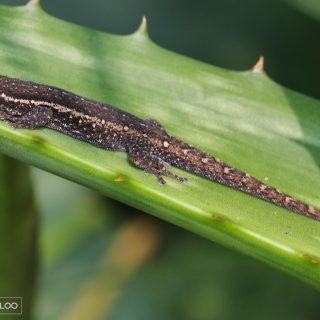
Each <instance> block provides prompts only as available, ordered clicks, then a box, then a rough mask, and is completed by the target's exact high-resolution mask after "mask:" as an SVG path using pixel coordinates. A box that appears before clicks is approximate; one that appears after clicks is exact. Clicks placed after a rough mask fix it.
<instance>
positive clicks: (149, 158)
mask: <svg viewBox="0 0 320 320" xmlns="http://www.w3.org/2000/svg"><path fill="white" fill-rule="evenodd" d="M129 159H130V161H131V162H132V163H133V164H134V165H135V166H137V167H139V168H141V169H143V170H144V172H145V173H149V174H154V175H155V176H156V177H157V179H158V182H159V183H160V184H162V185H163V184H166V181H165V179H164V178H163V177H162V176H164V175H166V176H170V177H173V178H175V179H177V180H178V181H180V182H187V181H188V179H187V178H184V177H180V176H178V175H176V174H175V173H173V172H171V171H170V170H169V168H170V164H168V163H167V162H165V161H163V160H162V159H161V158H160V157H158V156H156V155H153V154H152V153H151V152H150V151H149V150H138V148H132V149H131V150H129Z"/></svg>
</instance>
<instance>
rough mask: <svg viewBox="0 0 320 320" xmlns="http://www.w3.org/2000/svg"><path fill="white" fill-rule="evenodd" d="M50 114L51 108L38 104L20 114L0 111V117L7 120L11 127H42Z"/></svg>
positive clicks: (50, 116)
mask: <svg viewBox="0 0 320 320" xmlns="http://www.w3.org/2000/svg"><path fill="white" fill-rule="evenodd" d="M52 116H53V113H52V110H51V109H50V108H49V107H46V106H38V107H37V108H35V109H32V110H30V111H28V112H26V113H24V114H23V115H20V116H13V115H11V114H8V113H7V112H5V111H2V110H1V111H0V118H1V119H3V120H6V121H9V122H10V123H11V126H12V127H13V128H24V129H34V128H37V127H42V126H45V125H46V124H47V123H48V122H49V121H50V119H51V118H52Z"/></svg>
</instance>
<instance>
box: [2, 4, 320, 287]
mask: <svg viewBox="0 0 320 320" xmlns="http://www.w3.org/2000/svg"><path fill="white" fill-rule="evenodd" d="M0 28H1V33H0V46H1V47H0V49H1V50H0V73H1V74H5V75H9V76H15V77H20V78H23V79H28V80H33V81H36V82H40V83H45V84H50V85H55V86H59V87H63V88H65V89H67V90H70V91H73V92H76V93H79V94H81V95H84V96H87V97H90V98H93V99H97V100H100V101H105V102H108V103H111V104H113V105H117V106H120V107H121V108H123V109H125V110H127V111H129V112H131V113H133V114H135V115H137V116H139V117H141V118H150V117H152V118H155V119H157V120H158V121H160V122H161V123H162V124H163V125H164V127H165V128H166V129H167V130H168V131H169V132H170V133H171V134H173V135H176V136H178V137H180V138H182V139H184V140H185V141H187V142H189V143H192V144H194V145H196V146H197V147H199V148H202V149H204V150H205V151H207V152H209V153H211V154H214V155H216V156H218V157H219V158H221V159H223V160H224V161H226V162H229V163H231V164H232V165H234V166H236V167H238V168H240V169H242V170H245V171H247V172H248V173H250V174H251V175H253V176H255V177H257V178H259V179H261V180H265V181H267V182H268V183H269V184H271V185H273V186H275V187H277V188H279V189H281V190H283V191H285V192H288V193H289V194H292V195H295V196H297V197H298V198H300V199H302V200H304V201H306V202H308V203H310V204H313V205H315V206H318V207H319V206H320V199H319V191H318V190H319V189H320V180H319V177H320V174H319V164H320V152H319V136H320V102H319V101H317V100H315V99H311V98H308V97H306V96H303V95H300V94H297V93H295V92H292V91H290V90H287V89H284V88H283V87H281V86H279V85H277V84H276V83H274V82H273V81H271V80H270V79H269V78H268V77H267V76H266V75H265V74H263V73H252V72H250V71H248V72H233V71H227V70H223V69H219V68H216V67H213V66H210V65H207V64H204V63H200V62H197V61H194V60H192V59H188V58H185V57H183V56H180V55H177V54H174V53H171V52H169V51H166V50H164V49H162V48H160V47H158V46H157V45H155V44H154V43H153V42H152V41H150V39H149V38H148V35H147V33H146V32H145V31H144V26H142V27H141V28H140V29H139V31H137V32H136V33H135V34H133V35H131V36H114V35H109V34H104V33H100V32H96V31H93V30H89V29H85V28H82V27H79V26H74V25H72V24H69V23H66V22H63V21H60V20H58V19H55V18H53V17H50V16H49V15H47V14H46V13H45V12H43V11H42V10H41V8H40V7H39V6H38V5H37V4H36V2H34V1H33V2H30V3H29V4H28V5H27V6H24V7H18V8H10V7H4V6H3V7H0ZM0 150H1V151H2V152H4V153H6V154H8V155H11V156H13V157H15V158H18V159H20V160H23V161H26V162H28V163H30V164H32V165H35V166H38V167H40V168H43V169H46V170H48V171H50V172H53V173H55V174H58V175H61V176H63V177H66V178H68V179H71V180H73V181H76V182H78V183H81V184H83V185H86V186H88V187H91V188H94V189H96V190H99V191H100V192H102V193H103V194H105V195H107V196H110V197H112V198H114V199H117V200H119V201H121V202H124V203H126V204H128V205H131V206H133V207H136V208H139V209H141V210H143V211H145V212H148V213H150V214H153V215H155V216H157V217H160V218H162V219H164V220H167V221H170V222H172V223H174V224H176V225H179V226H182V227H184V228H186V229H188V230H190V231H193V232H195V233H198V234H200V235H202V236H205V237H207V238H209V239H211V240H215V241H218V242H220V243H222V244H224V245H226V246H229V247H232V248H234V249H237V250H240V251H242V252H244V253H246V254H249V255H251V256H254V257H256V258H258V259H260V260H263V261H266V262H268V263H269V264H272V265H274V266H276V267H277V268H280V269H281V270H284V271H286V272H288V273H290V274H292V275H294V276H296V277H298V278H300V279H302V280H304V281H305V282H308V283H309V284H311V285H312V286H314V287H316V288H319V287H320V252H319V244H320V237H319V234H320V232H319V231H320V224H319V222H317V221H313V220H311V219H307V218H305V217H302V216H299V215H297V214H295V213H293V212H290V211H288V210H285V209H281V208H279V207H277V206H274V205H272V204H269V203H266V202H264V201H262V200H259V199H256V198H254V197H252V196H249V195H246V194H243V193H241V192H238V191H235V190H232V189H230V188H227V187H224V186H221V185H219V184H216V183H213V182H210V181H207V180H205V179H202V178H199V177H196V176H195V175H192V174H186V173H184V172H182V171H179V170H176V172H178V173H179V174H181V175H185V176H187V177H188V178H189V183H188V184H186V185H181V184H179V183H178V182H176V181H173V180H170V179H168V185H167V186H165V187H162V186H159V185H158V184H157V183H156V180H155V178H154V177H152V176H145V175H144V174H143V173H142V171H141V170H139V169H137V168H134V167H133V166H131V165H130V164H129V162H128V160H127V156H126V155H125V154H124V153H118V152H108V151H105V150H102V149H98V148H95V147H93V146H91V145H89V144H87V143H84V142H80V141H76V140H75V139H72V138H71V137H68V136H66V135H63V134H61V133H58V132H54V131H52V130H48V129H38V130H13V129H12V128H10V126H9V125H8V124H7V123H4V122H3V121H2V122H1V123H0Z"/></svg>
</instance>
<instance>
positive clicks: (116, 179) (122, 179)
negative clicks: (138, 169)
mask: <svg viewBox="0 0 320 320" xmlns="http://www.w3.org/2000/svg"><path fill="white" fill-rule="evenodd" d="M113 181H114V182H124V181H127V179H126V178H125V177H123V176H119V177H117V178H115V179H114V180H113Z"/></svg>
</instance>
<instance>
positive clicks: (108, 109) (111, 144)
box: [0, 76, 320, 220]
mask: <svg viewBox="0 0 320 320" xmlns="http://www.w3.org/2000/svg"><path fill="white" fill-rule="evenodd" d="M0 118H1V119H3V120H6V121H9V122H10V123H11V125H12V126H13V127H14V128H28V129H34V128H37V127H47V128H51V129H54V130H57V131H61V132H63V133H65V134H68V135H70V136H72V137H74V138H77V139H80V140H84V141H87V142H89V143H91V144H93V145H95V146H97V147H100V148H104V149H108V150H120V151H125V152H127V153H128V155H129V159H130V161H131V162H132V163H133V164H134V165H135V166H137V167H139V168H141V169H143V170H144V171H145V172H147V173H152V174H154V175H155V176H156V177H157V178H158V181H159V183H161V184H165V180H164V178H163V176H164V175H167V176H171V177H174V178H176V179H178V180H179V181H181V182H186V181H187V179H186V178H183V177H179V176H177V175H176V174H174V173H172V172H171V171H170V170H169V167H170V165H174V166H176V167H179V168H181V169H184V170H186V171H189V172H192V173H195V174H197V175H199V176H202V177H205V178H207V179H209V180H212V181H215V182H218V183H221V184H224V185H227V186H229V187H232V188H234V189H237V190H241V191H243V192H246V193H249V194H251V195H253V196H255V197H258V198H261V199H263V200H266V201H268V202H271V203H274V204H276V205H279V206H281V207H284V208H287V209H289V210H292V211H295V212H297V213H300V214H302V215H304V216H308V217H311V218H314V219H317V220H320V210H319V209H317V208H314V207H312V206H310V205H308V204H306V203H304V202H302V201H300V200H298V199H296V198H294V197H292V196H290V195H288V194H285V193H283V192H281V191H279V190H278V189H276V188H273V187H271V186H269V185H267V184H265V183H263V182H261V181H259V180H257V179H255V178H253V177H251V176H250V175H249V174H247V173H245V172H242V171H240V170H238V169H236V168H234V167H232V166H230V165H228V164H227V163H225V162H223V161H221V160H219V159H218V158H215V157H213V156H211V155H209V154H207V153H205V152H203V151H201V150H199V149H197V148H195V147H193V146H191V145H190V144H188V143H185V142H183V141H181V140H179V139H177V138H176V137H173V136H171V135H170V134H168V133H167V132H166V130H165V129H164V128H163V127H162V126H161V125H160V124H159V123H158V122H157V121H156V120H153V119H148V120H142V119H139V118H137V117H136V116H134V115H132V114H130V113H128V112H125V111H122V110H120V109H118V108H115V107H113V106H111V105H108V104H105V103H101V102H98V101H94V100H90V99H87V98H84V97H81V96H78V95H76V94H73V93H70V92H68V91H65V90H63V89H59V88H55V87H50V86H46V85H42V84H38V83H34V82H30V81H23V80H20V79H14V78H9V77H5V76H0Z"/></svg>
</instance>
